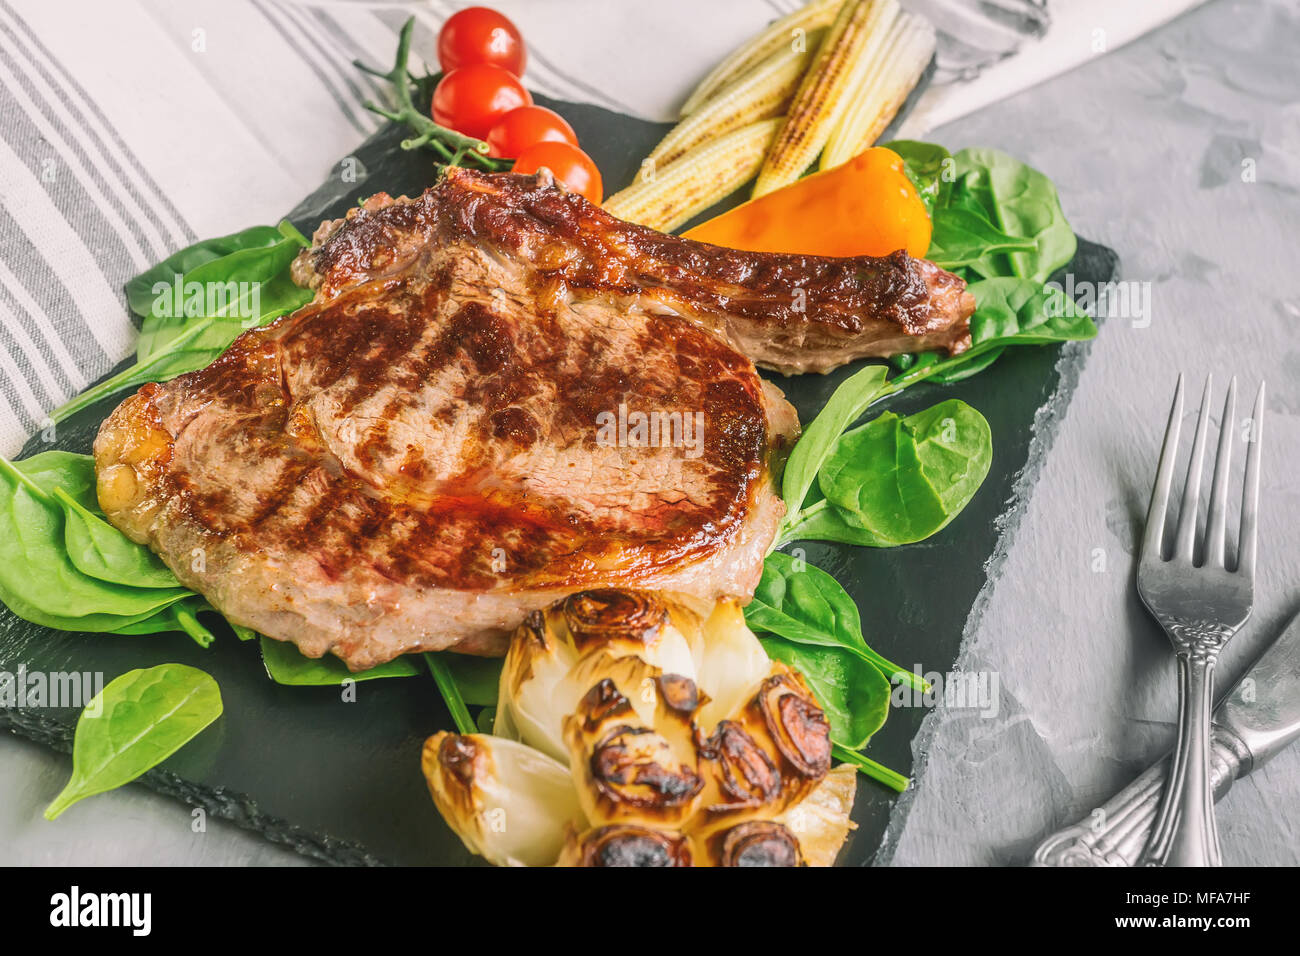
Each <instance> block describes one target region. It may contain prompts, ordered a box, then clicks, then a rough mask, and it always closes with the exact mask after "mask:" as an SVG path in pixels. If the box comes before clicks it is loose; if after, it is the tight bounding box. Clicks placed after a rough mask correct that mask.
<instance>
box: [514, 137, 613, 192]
mask: <svg viewBox="0 0 1300 956" xmlns="http://www.w3.org/2000/svg"><path fill="white" fill-rule="evenodd" d="M543 166H545V167H546V168H547V169H549V170H550V171H551V172H552V173H554V174H555V178H556V179H558V180H559V181H560V182H562V183H564V185H565V186H567V187H568V188H569V191H570V192H575V193H578V194H579V195H581V196H584V197H586V198H587V199H588V200H589V201H591V202H594V203H597V204H599V203H600V200H601V199H602V198H603V196H604V192H603V189H604V187H603V185H602V183H601V181H600V170H599V169H597V168H596V164H595V163H593V162H592V161H591V157H590V156H588V155H587V154H586V153H584V152H583V151H582V150H580V149H578V147H576V146H574V145H573V144H572V143H560V142H556V141H554V140H550V141H546V142H541V143H534V144H533V145H532V146H529V147H528V148H527V149H526V150H524V151H523V152H522V153H520V154H519V157H518V158H517V159H516V160H515V167H514V171H515V172H517V173H535V172H537V170H538V169H540V168H541V167H543Z"/></svg>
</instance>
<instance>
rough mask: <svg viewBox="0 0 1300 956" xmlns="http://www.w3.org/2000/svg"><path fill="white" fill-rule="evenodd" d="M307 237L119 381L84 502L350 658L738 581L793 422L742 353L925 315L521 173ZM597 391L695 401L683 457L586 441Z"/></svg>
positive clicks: (476, 645) (487, 638)
mask: <svg viewBox="0 0 1300 956" xmlns="http://www.w3.org/2000/svg"><path fill="white" fill-rule="evenodd" d="M318 236H319V237H322V239H323V241H322V243H321V245H319V247H318V248H316V249H315V250H314V251H313V252H311V253H304V257H302V258H301V259H300V261H299V262H298V263H297V264H295V276H296V277H297V278H299V279H300V280H303V281H306V282H308V283H309V284H311V285H313V286H314V287H316V289H317V297H316V299H315V300H314V301H313V302H312V303H311V304H309V305H308V306H306V307H304V308H302V309H300V310H299V311H298V312H296V313H294V314H293V315H291V316H286V317H284V318H281V319H280V320H278V321H276V322H275V323H273V324H271V325H270V326H267V327H265V328H260V329H254V330H250V331H249V332H247V333H245V334H244V335H243V336H241V337H240V338H239V339H238V340H237V341H236V342H235V344H234V345H232V347H231V348H230V349H229V350H228V351H227V352H226V353H225V354H224V355H223V356H221V357H220V358H219V359H217V361H215V362H213V363H212V364H211V365H210V366H208V367H207V368H205V369H202V370H200V371H197V372H193V373H190V374H188V375H183V376H180V377H178V378H176V379H174V380H172V381H171V382H168V383H166V384H164V385H154V386H146V387H145V388H142V389H141V390H140V391H139V392H138V393H137V394H136V395H135V396H133V397H132V398H129V399H127V400H126V401H125V402H123V403H122V405H121V406H119V408H118V409H117V410H116V411H115V412H114V413H113V415H112V416H110V418H109V419H108V420H107V421H106V422H105V423H104V426H103V427H102V429H101V431H100V435H99V437H98V439H97V440H96V443H95V455H96V467H97V471H98V474H99V477H100V489H99V490H100V499H101V504H102V505H103V507H104V509H105V512H106V514H107V515H108V516H109V518H110V520H111V521H113V523H114V524H116V525H117V526H118V527H120V528H122V529H123V530H124V531H125V532H126V533H127V534H128V535H130V536H131V537H132V538H133V539H134V540H137V541H142V542H147V543H148V544H149V545H150V546H151V547H153V548H154V549H155V550H156V551H157V552H158V553H159V554H160V555H161V556H162V557H163V559H164V560H165V561H166V562H167V564H168V565H169V566H170V567H172V569H173V570H174V571H175V572H176V573H177V575H178V577H179V578H180V579H181V580H182V581H183V582H184V583H185V584H187V585H188V586H190V587H192V588H194V589H196V590H198V591H200V592H202V593H203V594H204V595H205V596H206V597H207V598H208V600H209V601H211V602H212V604H213V606H215V607H217V608H218V609H219V610H221V611H222V612H223V613H225V614H226V615H227V616H228V617H229V618H230V619H231V620H233V621H235V622H236V623H239V624H244V625H246V626H248V627H251V628H254V629H256V630H259V631H261V632H262V633H265V634H268V635H269V636H271V637H276V638H280V639H285V640H292V641H294V642H296V643H297V644H298V645H299V647H300V648H301V649H302V650H303V652H304V653H306V654H308V655H312V656H319V655H320V654H322V653H326V652H329V651H332V652H333V653H335V654H337V655H338V656H340V657H341V658H342V659H343V660H345V661H346V662H347V663H348V665H349V666H350V667H352V668H353V669H354V670H357V669H364V668H367V667H371V666H374V665H375V664H377V663H380V662H382V661H384V660H388V659H390V658H392V657H395V656H397V655H398V654H400V653H404V652H407V651H411V650H434V649H440V648H443V647H448V646H456V647H457V649H459V650H464V651H468V652H477V653H485V652H495V651H499V650H500V649H501V648H502V647H503V642H504V639H505V636H506V635H507V634H508V633H509V631H510V630H511V629H513V628H514V627H515V626H516V625H517V624H518V623H519V621H520V620H521V619H522V618H523V617H524V616H525V614H527V613H528V612H530V611H532V610H534V609H536V608H539V607H542V606H545V605H547V604H549V603H551V602H553V601H554V600H556V599H557V598H559V597H562V596H563V595H564V594H567V593H571V592H573V591H577V590H583V589H589V588H592V587H598V586H613V587H641V588H652V589H662V590H671V591H675V592H678V593H680V594H682V595H684V596H685V597H687V598H691V597H693V598H696V599H698V600H700V601H701V602H706V601H708V602H711V601H714V600H716V599H717V598H719V597H723V596H734V597H738V598H741V599H748V597H749V596H750V595H751V594H752V592H753V588H754V587H755V586H756V584H757V581H758V576H759V574H760V572H761V567H762V559H763V555H764V554H765V553H766V550H767V547H768V545H769V544H770V542H771V540H772V537H773V535H774V534H775V531H776V526H777V523H778V522H779V519H780V516H781V513H782V510H783V509H782V506H781V504H780V501H779V499H778V498H777V496H776V494H775V490H774V487H773V484H774V471H775V470H776V469H777V468H778V467H779V459H780V457H781V456H782V455H783V454H784V453H785V451H786V450H787V449H788V446H789V444H790V443H791V441H792V439H793V435H794V433H795V431H796V427H797V422H795V419H794V415H793V410H792V409H790V407H789V406H788V404H786V403H785V402H784V401H783V399H782V398H781V397H780V393H779V391H777V390H776V389H775V388H774V387H772V386H770V385H768V384H766V383H764V382H763V381H762V380H761V379H760V378H759V377H758V375H757V374H756V372H755V370H754V366H753V364H752V363H751V361H750V359H749V358H747V357H746V355H745V354H742V350H743V349H746V348H749V346H748V345H745V344H744V343H745V342H750V343H753V342H758V343H759V344H758V345H756V346H755V351H756V352H757V353H758V354H760V355H769V356H776V357H777V358H778V359H779V360H780V362H785V363H786V364H787V365H790V366H791V367H793V365H794V364H797V362H798V361H800V360H801V359H800V358H799V356H800V355H802V354H805V353H806V354H808V355H816V354H822V355H824V356H831V355H832V353H831V351H830V350H827V349H823V350H822V352H821V353H818V346H817V343H822V344H823V345H824V344H825V343H826V342H832V341H833V342H835V343H839V344H837V345H836V348H838V349H839V350H840V351H839V352H837V353H835V354H834V356H833V358H834V361H835V362H836V363H837V364H838V363H839V362H842V361H845V360H847V357H848V356H849V352H851V351H852V348H849V349H848V350H847V351H846V350H845V348H844V346H843V344H842V343H845V342H847V343H850V344H852V343H855V342H856V343H858V344H859V345H860V344H861V343H862V342H864V341H867V340H872V337H873V336H875V335H876V333H877V332H878V331H879V330H880V328H882V327H883V326H884V325H888V326H889V330H890V331H889V332H888V335H890V336H894V337H895V338H896V337H898V336H903V337H907V336H909V335H911V333H910V332H908V331H907V329H908V328H921V327H922V326H925V327H927V328H928V327H931V326H934V324H935V323H936V322H940V324H942V321H940V320H941V319H942V316H939V313H941V312H942V311H943V310H942V309H941V308H939V307H938V306H936V305H935V301H934V300H935V296H934V291H933V290H934V288H935V284H934V282H932V281H931V280H930V279H927V278H926V276H927V275H928V273H927V272H926V268H927V266H928V264H918V262H917V261H916V260H909V259H907V257H906V256H902V255H899V256H894V257H889V258H888V259H885V260H812V259H809V258H808V257H763V256H754V255H752V254H749V253H735V252H730V251H728V250H721V249H717V248H715V247H709V246H701V245H700V244H698V243H688V242H685V241H683V240H677V239H672V238H671V237H662V236H658V235H657V234H654V233H651V232H650V231H649V230H643V229H641V228H640V227H633V226H628V225H627V224H623V223H619V222H618V221H617V220H613V219H611V218H610V217H608V216H607V215H605V214H604V213H603V212H601V211H600V210H599V209H596V208H595V207H592V206H590V205H588V204H587V203H586V202H585V201H583V200H581V199H580V198H579V197H576V196H572V195H569V194H567V193H564V192H563V191H562V190H560V189H559V188H557V187H554V186H553V185H551V184H550V183H549V181H548V179H547V178H546V177H545V176H539V177H520V176H508V175H507V176H483V175H477V174H470V173H466V172H464V171H460V170H453V171H451V172H449V173H448V175H447V176H446V177H445V178H444V180H443V181H442V182H441V183H440V184H439V185H438V186H437V187H435V188H434V189H432V190H430V191H428V192H427V193H426V194H425V195H424V196H422V197H420V198H419V199H417V200H412V201H396V202H394V201H391V200H387V199H386V198H376V199H372V200H371V201H370V202H369V203H368V204H367V208H366V209H365V210H360V211H357V212H356V213H354V214H351V215H350V217H349V219H348V221H347V222H346V223H345V224H343V225H341V226H336V227H332V228H327V227H324V226H323V227H322V229H321V230H319V231H318ZM326 236H327V238H325V237H326ZM304 263H311V264H313V265H314V269H308V268H307V267H306V266H305V265H304ZM928 268H929V269H930V270H932V271H937V270H933V267H928ZM798 282H802V283H803V284H804V285H803V287H804V288H805V289H806V291H807V293H808V301H809V303H810V309H811V308H812V304H813V303H816V301H817V297H818V296H822V297H825V298H826V299H827V301H826V302H825V303H823V305H824V308H819V311H818V312H817V314H816V315H813V314H811V313H809V314H802V313H799V312H798V311H797V309H795V308H794V299H793V297H792V293H791V289H792V288H795V287H796V286H795V285H789V284H790V283H798ZM953 282H956V283H958V285H959V284H960V283H959V280H956V279H953ZM927 289H928V290H929V293H928V295H929V298H928V299H926V295H927V293H926V292H925V291H924V290H927ZM923 300H924V301H923ZM927 302H928V304H926V303H927ZM866 303H871V307H872V308H873V309H875V311H874V312H872V313H871V314H859V312H858V311H855V310H859V308H860V307H862V308H865V307H866V306H865V304H866ZM949 305H951V303H949ZM927 310H928V311H927ZM959 312H960V309H958V310H957V312H955V313H953V314H954V315H956V314H957V313H959ZM936 316H939V318H936ZM943 321H947V322H948V324H947V325H944V326H943V329H942V335H947V336H949V337H951V336H952V335H954V334H958V335H959V334H960V332H961V329H960V328H959V326H961V324H962V322H963V321H964V320H962V319H961V318H960V317H958V318H952V317H951V316H949V317H948V319H943ZM882 323H883V325H882ZM855 330H856V331H855ZM954 330H956V331H954ZM927 336H930V333H928V332H927V333H924V334H923V335H921V336H919V337H916V338H915V339H914V342H916V343H921V342H926V343H932V342H933V341H937V340H935V339H932V338H927ZM738 346H739V348H738ZM924 347H934V345H933V344H927V345H925V346H924ZM800 349H804V350H805V353H801V352H800V351H799V350H800ZM791 356H794V357H793V358H791ZM828 360H829V359H828ZM776 364H778V365H779V362H778V363H776ZM621 405H625V406H626V407H627V408H628V409H629V410H631V411H640V412H646V413H649V412H659V413H677V414H681V415H693V414H696V413H698V414H699V415H701V416H702V420H703V423H704V433H703V436H702V439H703V440H702V442H701V445H700V447H699V451H700V454H699V456H698V457H694V458H693V457H690V456H688V455H687V454H686V453H685V449H681V448H671V447H669V448H663V447H645V448H636V447H627V446H626V445H615V446H606V445H605V444H603V443H601V442H600V441H598V440H597V430H598V424H599V421H600V419H599V418H598V416H600V415H602V413H611V414H615V413H617V412H618V410H619V408H620V406H621ZM693 421H694V419H692V422H693ZM195 548H201V549H202V550H203V553H204V554H205V555H206V570H196V568H195V567H193V566H191V562H190V555H191V553H192V552H193V550H194V549H195ZM500 559H504V563H502V562H501V560H500Z"/></svg>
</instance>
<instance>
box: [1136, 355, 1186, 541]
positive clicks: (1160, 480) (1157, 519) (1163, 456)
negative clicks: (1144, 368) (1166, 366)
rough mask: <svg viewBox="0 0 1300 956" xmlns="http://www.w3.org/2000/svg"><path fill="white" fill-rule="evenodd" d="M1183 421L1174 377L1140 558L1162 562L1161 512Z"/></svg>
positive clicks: (1180, 383)
mask: <svg viewBox="0 0 1300 956" xmlns="http://www.w3.org/2000/svg"><path fill="white" fill-rule="evenodd" d="M1182 420H1183V376H1182V375H1181V374H1180V375H1179V376H1178V386H1177V388H1175V389H1174V403H1173V405H1172V406H1171V407H1170V409H1169V424H1168V425H1167V426H1166V427H1165V441H1164V444H1163V445H1161V446H1160V465H1159V466H1158V467H1157V468H1156V483H1155V485H1154V486H1153V487H1152V488H1151V504H1150V505H1149V506H1148V507H1147V525H1146V530H1145V531H1144V532H1143V533H1142V559H1143V560H1150V559H1154V560H1156V561H1159V560H1161V559H1162V557H1163V555H1162V547H1163V542H1164V534H1165V512H1166V511H1167V510H1168V508H1169V489H1170V487H1171V486H1172V485H1173V483H1174V459H1175V458H1176V457H1178V432H1179V429H1180V428H1181V426H1182Z"/></svg>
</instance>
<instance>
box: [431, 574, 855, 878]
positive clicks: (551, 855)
mask: <svg viewBox="0 0 1300 956" xmlns="http://www.w3.org/2000/svg"><path fill="white" fill-rule="evenodd" d="M493 729H494V731H495V734H494V735H491V736H489V735H486V734H466V735H461V734H453V733H445V732H444V733H438V734H435V735H434V736H432V737H430V738H429V739H428V740H427V741H426V742H425V745H424V755H423V768H424V774H425V777H426V778H427V779H428V782H429V792H430V793H431V794H432V795H433V801H434V803H435V804H436V805H437V807H438V810H439V811H440V812H441V813H442V815H443V818H444V819H445V820H446V821H447V823H448V824H449V825H450V826H451V828H452V829H453V830H455V831H456V833H457V834H458V835H459V836H460V838H461V839H462V840H463V841H464V843H465V845H466V847H468V848H469V849H470V850H471V851H472V852H474V853H476V854H479V855H481V856H483V857H485V858H486V859H488V860H489V861H491V862H492V863H496V864H500V865H524V866H546V865H552V864H558V865H561V866H830V865H831V864H832V863H833V862H834V860H835V856H836V854H837V853H838V852H839V849H840V847H841V846H842V845H843V843H844V840H845V839H846V838H847V836H848V833H849V831H850V830H851V829H852V828H853V823H852V822H851V821H850V819H849V814H850V811H851V810H852V809H853V795H854V792H855V784H856V781H855V778H854V771H853V769H852V768H851V767H845V766H841V767H837V768H835V769H831V744H830V728H829V725H828V724H827V721H826V717H825V714H824V713H823V712H822V709H821V707H820V706H819V705H818V704H817V702H816V700H815V699H814V698H813V695H812V693H811V692H810V691H809V689H808V686H807V684H805V683H804V680H803V678H802V677H800V675H799V674H798V673H797V672H796V671H794V670H792V669H790V668H789V667H787V666H786V665H784V664H782V663H780V662H779V661H773V660H771V659H770V658H768V656H767V654H766V653H764V651H763V647H762V645H761V644H760V643H759V642H758V639H757V638H756V637H754V635H753V633H752V632H751V631H750V630H749V628H748V627H747V626H746V625H745V619H744V615H743V613H742V612H741V609H740V607H739V605H737V604H735V603H734V602H729V601H724V602H722V603H720V604H718V605H717V606H716V607H714V608H713V609H712V610H711V611H710V612H708V613H707V614H706V615H702V614H700V613H698V612H697V611H696V610H693V609H692V607H690V606H688V605H687V604H685V603H682V602H680V601H677V600H674V599H673V597H672V596H671V595H667V594H662V593H658V592H648V591H628V590H598V591H584V592H581V593H579V594H574V595H571V596H569V597H567V598H565V599H564V600H562V601H559V602H557V603H555V604H553V605H551V606H550V607H549V608H547V609H546V610H545V611H540V612H534V613H533V614H531V615H530V616H529V618H528V619H527V620H526V621H525V622H524V623H523V624H522V625H521V626H520V627H519V629H518V630H517V631H516V632H515V635H514V637H513V639H512V640H511V643H510V649H509V651H508V652H507V654H506V659H505V665H504V667H503V669H502V672H501V687H500V694H499V699H498V708H497V718H496V725H495V726H494V728H493Z"/></svg>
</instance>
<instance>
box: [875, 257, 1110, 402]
mask: <svg viewBox="0 0 1300 956" xmlns="http://www.w3.org/2000/svg"><path fill="white" fill-rule="evenodd" d="M967 288H968V290H969V291H970V293H971V294H972V295H973V296H974V297H975V313H974V314H973V315H972V316H971V318H970V331H971V347H970V348H969V349H967V350H966V351H965V352H962V353H960V354H958V355H953V356H951V357H949V358H945V359H940V358H938V356H934V357H926V356H917V357H916V358H915V359H913V360H912V361H911V362H910V363H908V367H907V369H906V371H904V372H902V374H900V375H898V376H896V377H894V378H893V379H891V380H890V382H889V385H888V386H887V388H886V393H888V394H892V393H894V392H900V391H902V390H903V389H904V388H906V387H907V386H909V385H913V384H915V383H916V382H919V381H922V380H924V379H931V380H933V381H936V382H943V381H950V382H951V381H960V380H961V379H963V378H968V377H969V376H971V375H974V374H975V373H976V372H978V371H981V370H982V369H984V368H987V367H988V366H989V365H992V364H993V362H994V360H995V359H996V355H995V356H994V357H993V358H989V353H991V352H993V353H997V354H1001V352H1002V350H1003V349H1004V348H1006V347H1007V346H1009V345H1046V344H1049V343H1054V342H1072V341H1082V340H1085V339H1091V338H1093V337H1095V336H1096V334H1097V326H1096V325H1095V324H1094V323H1093V321H1092V319H1091V318H1089V316H1088V314H1087V313H1086V312H1084V311H1083V310H1082V309H1080V308H1079V306H1078V305H1076V304H1075V303H1074V302H1073V301H1072V300H1071V299H1070V297H1069V296H1067V295H1066V294H1065V293H1064V292H1062V291H1060V290H1059V289H1054V288H1049V287H1047V286H1044V285H1043V284H1042V283H1040V282H1037V281H1035V280H1031V279H1017V278H1014V277H1000V278H996V279H983V280H980V281H978V282H972V283H971V284H970V285H969V286H968V287H967Z"/></svg>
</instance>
